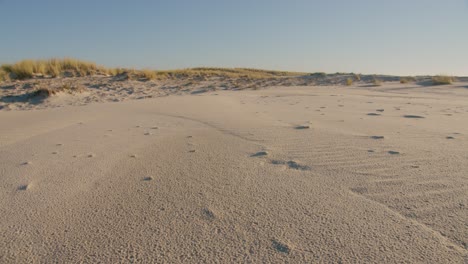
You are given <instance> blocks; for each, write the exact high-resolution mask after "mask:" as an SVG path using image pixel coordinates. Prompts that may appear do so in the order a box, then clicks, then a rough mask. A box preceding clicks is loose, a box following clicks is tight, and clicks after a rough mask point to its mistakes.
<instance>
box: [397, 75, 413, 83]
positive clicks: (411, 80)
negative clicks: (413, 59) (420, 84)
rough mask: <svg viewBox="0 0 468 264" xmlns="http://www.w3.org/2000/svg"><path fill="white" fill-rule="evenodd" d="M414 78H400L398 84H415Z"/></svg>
mask: <svg viewBox="0 0 468 264" xmlns="http://www.w3.org/2000/svg"><path fill="white" fill-rule="evenodd" d="M415 81H416V78H414V77H412V76H406V77H401V78H400V83H410V82H415Z"/></svg>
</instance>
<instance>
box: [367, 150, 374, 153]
mask: <svg viewBox="0 0 468 264" xmlns="http://www.w3.org/2000/svg"><path fill="white" fill-rule="evenodd" d="M367 152H369V153H374V152H375V150H373V149H368V150H367Z"/></svg>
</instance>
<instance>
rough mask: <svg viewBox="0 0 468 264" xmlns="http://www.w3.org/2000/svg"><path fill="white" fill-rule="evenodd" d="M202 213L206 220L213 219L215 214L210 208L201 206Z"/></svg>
mask: <svg viewBox="0 0 468 264" xmlns="http://www.w3.org/2000/svg"><path fill="white" fill-rule="evenodd" d="M202 214H203V216H204V217H205V218H207V219H208V220H214V219H216V214H215V213H214V212H213V211H212V210H210V209H208V208H203V210H202Z"/></svg>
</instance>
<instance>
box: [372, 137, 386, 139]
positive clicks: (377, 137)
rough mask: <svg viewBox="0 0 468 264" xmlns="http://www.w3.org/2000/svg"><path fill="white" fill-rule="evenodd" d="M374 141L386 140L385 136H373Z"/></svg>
mask: <svg viewBox="0 0 468 264" xmlns="http://www.w3.org/2000/svg"><path fill="white" fill-rule="evenodd" d="M370 138H372V139H384V138H385V137H384V136H371V137H370Z"/></svg>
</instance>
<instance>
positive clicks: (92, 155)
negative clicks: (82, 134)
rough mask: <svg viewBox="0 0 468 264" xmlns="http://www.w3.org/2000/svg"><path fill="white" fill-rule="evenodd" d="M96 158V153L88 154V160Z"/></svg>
mask: <svg viewBox="0 0 468 264" xmlns="http://www.w3.org/2000/svg"><path fill="white" fill-rule="evenodd" d="M94 157H96V154H94V153H90V154H88V158H94Z"/></svg>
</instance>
